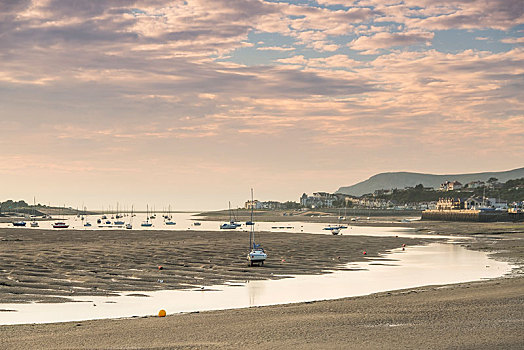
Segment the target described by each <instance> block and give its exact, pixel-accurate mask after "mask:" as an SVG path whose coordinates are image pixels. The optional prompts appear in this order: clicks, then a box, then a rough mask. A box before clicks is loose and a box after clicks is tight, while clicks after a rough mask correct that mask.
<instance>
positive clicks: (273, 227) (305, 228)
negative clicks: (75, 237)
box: [0, 213, 443, 238]
mask: <svg viewBox="0 0 524 350" xmlns="http://www.w3.org/2000/svg"><path fill="white" fill-rule="evenodd" d="M195 214H197V213H172V216H173V218H172V221H174V222H175V223H176V224H175V225H166V224H165V221H164V219H163V218H162V217H161V215H158V216H157V218H156V219H152V220H150V222H152V223H153V226H152V227H142V226H141V225H140V224H141V223H142V222H143V221H145V219H146V214H136V216H135V217H133V218H130V217H124V218H122V219H118V220H122V221H124V222H125V223H126V224H127V223H131V224H132V226H133V229H132V230H150V231H151V230H173V231H219V230H220V225H221V224H223V223H224V222H223V221H200V220H199V219H200V218H199V217H198V216H194V215H195ZM106 215H107V217H108V219H107V220H109V221H111V224H110V225H107V224H105V223H104V222H105V221H106V220H102V224H98V223H97V219H99V218H100V215H92V216H87V217H86V218H85V220H84V221H83V220H81V219H80V218H78V217H76V216H65V217H62V219H57V220H53V221H39V222H38V223H39V227H38V228H37V229H50V230H115V229H121V230H126V229H125V225H120V226H116V225H114V222H115V220H117V219H111V215H109V214H106ZM55 221H65V222H67V223H68V224H69V228H67V229H53V223H54V222H55ZM26 222H27V225H26V229H34V228H31V227H30V221H29V220H26ZM85 222H89V223H90V224H91V225H92V226H91V227H85V226H84V224H85ZM195 222H198V223H200V225H195ZM326 226H327V224H322V223H305V222H298V221H293V222H256V223H255V230H256V231H258V232H261V231H265V232H282V233H283V232H290V233H310V234H327V235H331V232H330V231H327V230H324V228H325V227H326ZM0 227H8V228H9V227H10V228H12V227H13V225H12V224H11V223H0ZM249 229H250V226H246V225H245V222H244V223H243V225H242V226H241V227H239V228H237V229H236V230H237V231H248V230H249ZM341 234H342V235H366V236H402V237H419V238H435V237H436V236H435V235H420V234H416V233H414V231H413V230H412V229H410V228H402V227H388V228H384V227H369V226H351V225H349V226H348V228H347V229H343V230H342V231H341ZM437 237H439V238H442V237H443V236H437Z"/></svg>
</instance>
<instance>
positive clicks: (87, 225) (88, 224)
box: [82, 207, 91, 227]
mask: <svg viewBox="0 0 524 350" xmlns="http://www.w3.org/2000/svg"><path fill="white" fill-rule="evenodd" d="M86 211H87V208H86V207H84V215H85V217H86V223H85V224H84V227H91V223H90V222H89V221H87V214H86ZM83 218H84V217H83V216H82V219H83Z"/></svg>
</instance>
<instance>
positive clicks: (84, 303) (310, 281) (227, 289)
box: [0, 243, 512, 324]
mask: <svg viewBox="0 0 524 350" xmlns="http://www.w3.org/2000/svg"><path fill="white" fill-rule="evenodd" d="M377 262H380V264H379V265H377V264H376V263H377ZM346 267H347V268H348V270H343V271H334V272H332V273H327V274H324V275H301V276H295V277H294V278H285V279H281V280H266V281H259V280H256V281H249V282H243V283H240V282H235V283H232V284H231V285H222V286H213V287H209V288H207V287H206V288H205V289H197V290H164V291H155V292H136V291H135V292H127V293H122V295H121V296H113V297H77V298H75V299H74V300H75V301H76V302H74V303H62V304H0V309H3V310H16V312H0V324H18V323H45V322H64V321H78V320H88V319H100V318H119V317H131V316H146V315H153V314H156V313H157V312H158V310H160V309H165V310H166V311H167V312H168V313H169V314H173V313H180V312H194V311H204V310H219V309H233V308H242V307H250V306H264V305H274V304H286V303H296V302H305V301H315V300H325V299H337V298H343V297H351V296H359V295H366V294H371V293H376V292H382V291H387V290H395V289H404V288H412V287H418V286H424V285H438V284H450V283H459V282H466V281H476V280H481V279H485V278H495V277H500V276H503V275H504V274H507V273H509V272H510V271H511V269H512V266H511V265H510V264H508V263H506V262H500V261H496V260H493V259H490V258H489V257H488V255H487V254H486V253H484V252H477V251H470V250H467V249H465V248H463V247H461V246H459V245H453V244H442V243H433V244H430V245H427V246H416V247H409V248H408V249H406V251H402V250H401V249H397V250H394V251H393V252H392V253H390V254H386V255H384V256H383V257H382V258H381V259H370V261H368V262H363V263H350V264H347V266H346ZM137 294H143V295H148V296H149V297H143V296H141V297H138V296H136V295H137ZM133 295H134V296H133Z"/></svg>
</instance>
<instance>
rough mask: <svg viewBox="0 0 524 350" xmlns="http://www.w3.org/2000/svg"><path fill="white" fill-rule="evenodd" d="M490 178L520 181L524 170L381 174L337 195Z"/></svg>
mask: <svg viewBox="0 0 524 350" xmlns="http://www.w3.org/2000/svg"><path fill="white" fill-rule="evenodd" d="M490 177H496V178H497V179H498V180H499V181H500V182H506V181H508V180H513V179H519V178H522V177H524V168H519V169H514V170H508V171H499V172H486V173H474V174H448V175H434V174H422V173H410V172H392V173H381V174H377V175H374V176H372V177H370V178H369V179H367V180H365V181H362V182H359V183H357V184H355V185H352V186H345V187H340V188H339V189H338V190H337V192H336V193H341V194H348V195H352V196H362V195H363V194H366V193H373V192H374V191H375V190H380V189H394V188H405V187H409V186H411V187H414V186H416V185H418V184H422V185H424V187H433V188H437V187H439V186H440V184H441V183H443V182H445V181H454V180H457V181H460V182H461V183H463V184H466V183H468V182H471V181H476V180H480V181H487V180H488V179H489V178H490Z"/></svg>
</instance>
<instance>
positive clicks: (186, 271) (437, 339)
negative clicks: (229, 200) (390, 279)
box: [0, 222, 524, 349]
mask: <svg viewBox="0 0 524 350" xmlns="http://www.w3.org/2000/svg"><path fill="white" fill-rule="evenodd" d="M452 224H455V223H452ZM420 225H421V227H419V230H420V232H431V231H435V232H434V233H435V234H437V233H442V234H444V233H446V234H449V233H450V231H453V233H458V234H460V233H461V232H462V230H472V229H473V228H477V229H478V230H480V231H482V230H484V231H485V232H489V234H482V232H476V231H478V230H472V231H471V232H473V233H477V235H475V236H473V237H474V238H473V239H470V240H468V242H467V243H466V242H465V243H463V245H464V246H467V247H468V249H475V250H480V251H486V252H490V253H492V254H493V256H494V257H495V258H497V259H502V260H505V261H511V262H513V263H515V264H522V262H523V261H524V245H523V244H522V242H524V234H523V233H521V230H522V229H523V228H524V227H523V225H522V224H517V225H516V226H511V227H510V228H508V226H502V225H498V224H487V225H485V226H483V227H482V226H478V227H477V226H475V225H474V226H473V227H472V226H468V225H463V226H461V225H458V226H455V227H456V228H455V230H452V227H453V225H450V224H449V223H442V224H440V225H439V223H435V222H431V223H422V224H420ZM422 225H426V226H422ZM439 226H440V227H441V228H442V229H441V230H439ZM508 230H513V231H512V232H509V231H508ZM519 231H520V232H519ZM504 232H505V233H504ZM462 234H464V232H462ZM262 235H263V236H262V237H263V241H264V242H265V243H266V244H267V245H268V247H271V254H270V256H271V260H268V262H267V264H266V265H265V266H264V267H263V268H248V267H247V265H246V263H245V261H244V260H243V259H244V256H243V255H244V254H243V253H244V251H245V233H242V232H180V231H178V232H173V231H171V232H168V231H154V232H153V231H150V232H147V234H144V233H143V232H140V231H137V232H135V233H133V234H130V233H129V232H125V231H117V230H115V231H103V232H99V231H68V232H65V231H45V230H23V229H3V230H1V231H0V237H2V238H1V240H0V244H1V245H2V250H1V254H0V256H1V264H2V266H5V267H4V270H5V271H6V272H7V273H6V274H5V275H3V276H6V277H5V278H3V279H2V281H1V284H2V289H1V290H2V293H1V297H2V299H1V300H2V302H8V301H16V302H27V301H46V302H49V301H64V300H66V299H65V298H67V297H68V296H71V295H72V294H76V293H85V294H88V295H105V294H108V293H112V292H114V291H116V290H158V289H164V288H180V287H182V286H183V287H186V288H187V286H189V285H191V286H197V285H202V284H206V285H207V284H215V283H221V282H223V281H225V280H229V279H238V280H245V279H258V278H259V279H266V278H274V276H272V275H271V273H275V272H277V273H278V274H302V273H304V274H305V273H307V274H310V273H321V272H322V270H324V269H327V268H329V269H333V268H337V267H338V266H340V263H344V262H350V261H359V260H362V259H365V258H366V257H364V256H363V255H362V250H366V251H367V253H368V255H367V256H376V255H377V254H378V253H380V252H385V251H387V250H389V249H393V248H398V247H399V246H400V245H401V244H407V245H411V244H422V243H424V242H425V240H421V239H406V238H400V237H387V238H384V237H364V236H349V235H345V236H329V235H305V234H291V233H285V234H282V233H262ZM306 240H307V241H306ZM306 242H307V244H305V243H306ZM298 246H301V247H304V248H303V249H297V247H298ZM306 246H307V247H306ZM218 251H223V252H224V253H226V252H227V253H226V254H221V258H220V259H217V258H216V257H217V256H218V255H216V252H218ZM203 256H206V258H205V259H206V260H204V259H203ZM282 259H284V260H285V262H283V261H282ZM299 261H300V263H299ZM158 265H162V266H163V269H162V270H158ZM195 276H198V277H200V276H201V277H204V280H199V281H198V283H196V282H195V279H194V277H195ZM137 278H138V279H137ZM159 278H162V279H164V280H165V281H166V282H165V284H159V283H156V281H157V280H158V279H159ZM44 287H46V288H49V290H47V291H43V290H42V289H43V288H44ZM75 287H84V288H86V287H87V288H88V289H77V288H75ZM72 290H73V291H75V292H74V293H72V292H71V291H72ZM523 291H524V279H523V277H522V269H521V268H520V269H516V270H515V271H514V273H513V276H512V278H499V279H495V280H490V281H481V282H472V283H461V284H456V285H447V286H443V287H440V286H426V287H420V288H414V289H408V290H403V291H392V292H386V293H378V294H373V295H369V296H363V297H355V298H346V299H340V300H333V301H319V302H313V303H300V304H292V305H281V306H269V307H258V308H250V309H239V310H224V311H212V312H200V313H191V314H178V315H171V316H168V317H166V318H159V317H145V318H132V319H117V320H96V321H82V322H69V323H56V324H36V325H18V326H1V327H0V339H2V340H1V343H0V347H2V348H6V349H41V348H51V349H133V348H134V349H137V348H139V349H164V348H165V349H172V348H174V349H238V348H247V347H259V348H272V349H283V348H299V349H319V348H322V349H363V348H365V349H399V348H403V349H420V348H426V349H459V348H460V349H488V348H489V349H494V348H495V349H520V348H522V345H523V344H524V336H523V335H522V332H521V330H522V328H523V326H524V308H523V305H524V292H523ZM24 293H28V294H26V295H25V294H24ZM49 294H51V296H48V295H49Z"/></svg>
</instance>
